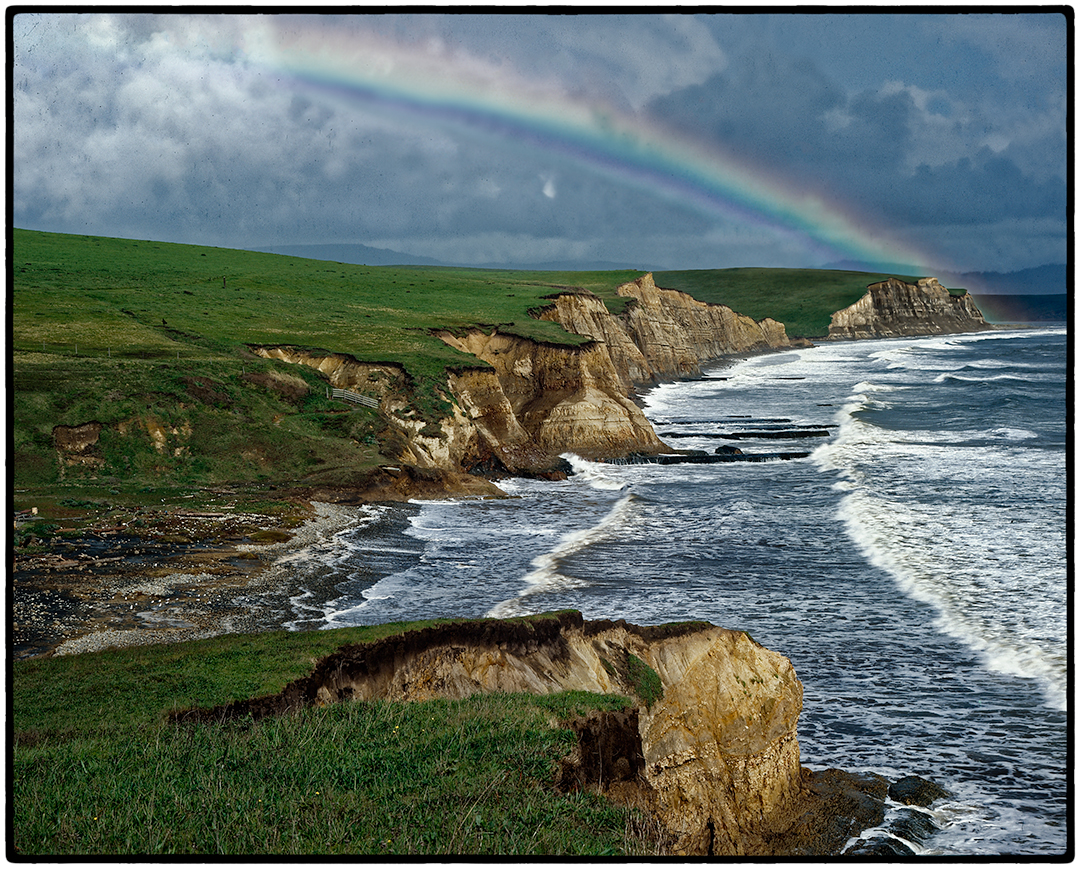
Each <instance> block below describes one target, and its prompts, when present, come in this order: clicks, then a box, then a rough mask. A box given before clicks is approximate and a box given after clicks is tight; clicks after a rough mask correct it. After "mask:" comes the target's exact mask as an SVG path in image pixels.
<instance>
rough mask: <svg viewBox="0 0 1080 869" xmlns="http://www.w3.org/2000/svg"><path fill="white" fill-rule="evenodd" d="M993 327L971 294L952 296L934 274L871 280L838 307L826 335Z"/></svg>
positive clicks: (888, 335)
mask: <svg viewBox="0 0 1080 869" xmlns="http://www.w3.org/2000/svg"><path fill="white" fill-rule="evenodd" d="M991 328H993V327H992V326H991V325H989V324H988V323H987V322H986V320H985V319H983V315H982V312H981V311H980V310H979V308H978V306H977V305H976V304H975V302H974V300H973V299H972V298H971V296H970V295H968V294H966V293H965V294H964V295H962V296H954V295H953V294H952V293H950V292H949V291H948V290H947V289H946V288H945V287H943V286H942V285H941V284H940V283H938V281H937V278H921V279H920V280H919V282H918V283H917V284H909V283H905V282H904V281H901V280H899V279H898V278H889V279H888V280H885V281H879V282H878V283H876V284H871V285H870V286H869V287H868V288H867V292H866V295H865V296H863V297H862V298H861V299H859V301H857V302H856V303H855V304H854V305H851V306H849V307H847V308H844V309H843V310H841V311H837V312H836V313H835V314H833V315H832V322H831V323H830V324H829V338H831V339H835V338H895V337H900V336H907V335H946V334H954V333H959V332H978V331H981V330H984V329H991Z"/></svg>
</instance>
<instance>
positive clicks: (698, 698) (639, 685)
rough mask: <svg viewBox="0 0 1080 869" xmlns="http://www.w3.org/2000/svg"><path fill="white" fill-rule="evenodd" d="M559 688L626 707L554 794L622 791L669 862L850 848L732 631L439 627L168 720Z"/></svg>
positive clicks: (786, 708) (597, 726)
mask: <svg viewBox="0 0 1080 869" xmlns="http://www.w3.org/2000/svg"><path fill="white" fill-rule="evenodd" d="M657 677H658V678H657ZM570 689H576V690H584V691H594V692H602V693H618V694H623V695H626V696H629V697H631V698H637V702H638V708H637V709H636V712H634V713H633V714H632V715H631V714H628V713H620V714H619V716H616V717H617V718H618V720H614V719H612V720H611V721H606V720H593V721H591V722H586V723H584V724H579V725H578V729H579V732H584V733H586V734H591V737H590V740H589V741H587V742H586V743H583V744H582V745H579V748H578V750H577V752H576V756H573V755H572V756H571V757H570V758H567V759H566V760H565V761H564V763H563V769H562V771H561V772H560V774H559V782H560V783H561V784H562V785H563V786H564V787H565V786H570V787H574V786H578V787H580V786H596V787H602V789H606V790H607V791H608V792H609V793H614V794H620V793H621V794H622V795H623V796H626V794H627V791H628V790H633V789H635V788H636V791H637V796H636V800H635V802H636V803H637V804H638V805H640V806H644V807H647V808H648V809H649V810H651V811H652V812H653V813H654V815H655V817H656V818H657V819H658V820H659V822H660V823H661V824H662V826H663V828H664V829H665V830H666V839H667V841H668V845H669V849H670V851H671V852H672V853H676V854H697V855H703V854H714V855H750V854H779V853H828V852H829V851H830V850H832V851H833V852H834V853H836V852H838V851H839V849H840V848H841V847H842V846H843V844H844V842H846V840H847V838H848V836H849V835H851V833H852V829H853V828H852V826H851V824H850V823H849V824H847V825H840V826H838V827H837V832H836V833H835V835H834V836H833V837H832V839H831V840H830V841H829V842H828V843H827V844H823V843H822V842H820V841H819V840H818V838H819V837H820V829H819V828H820V826H821V825H820V824H817V823H816V822H815V821H814V818H815V817H816V814H815V812H817V811H818V810H819V809H820V808H821V805H823V802H822V800H823V799H824V797H823V796H822V795H821V794H822V793H823V792H822V791H821V788H815V786H814V775H813V774H811V773H809V772H808V771H806V770H803V769H802V768H801V767H800V764H799V744H798V739H797V736H796V725H797V723H798V718H799V713H800V711H801V709H802V684H801V683H800V682H799V680H798V678H797V676H796V674H795V670H794V669H793V667H792V665H791V662H790V661H788V659H787V658H785V657H783V656H782V655H779V654H777V653H776V652H772V651H770V650H768V649H766V648H764V647H763V646H761V645H759V644H758V643H756V642H754V640H752V639H751V638H750V637H749V635H747V634H746V633H745V632H743V631H731V630H726V629H724V628H719V627H714V626H713V625H710V624H708V623H706V622H691V623H682V624H672V625H662V626H657V627H642V626H636V625H631V624H627V623H626V622H623V621H618V622H610V621H594V622H586V621H584V620H583V619H582V617H581V614H580V613H579V612H576V611H568V612H562V613H557V614H552V615H546V616H536V617H532V618H528V619H520V620H496V619H484V620H479V621H471V622H456V623H450V624H445V625H440V626H438V627H433V628H426V629H423V630H419V631H414V632H408V633H404V634H400V635H397V636H394V637H388V638H386V639H383V640H378V641H375V642H372V643H364V644H358V645H352V646H345V647H343V648H341V649H340V650H339V651H337V652H335V653H334V654H332V655H330V656H329V657H327V658H324V659H323V660H322V661H320V662H319V663H318V664H317V665H316V667H315V669H314V671H313V672H312V674H311V675H310V676H307V677H305V678H303V679H300V680H298V681H296V682H293V683H291V684H290V685H289V686H287V687H286V688H285V689H284V690H283V691H282V692H280V693H279V694H275V695H272V696H268V697H262V698H257V699H253V700H246V701H237V702H234V703H232V704H229V705H227V706H222V707H217V708H214V709H206V710H187V711H183V712H180V713H177V714H176V715H175V716H174V717H175V718H177V719H179V720H204V721H224V720H228V719H232V718H237V717H246V716H249V715H250V716H253V717H255V718H259V717H262V716H265V715H272V714H283V713H286V712H289V711H291V710H295V709H299V708H302V707H304V706H311V705H315V706H320V705H326V704H330V703H337V702H343V701H351V700H372V699H391V700H426V699H433V698H439V697H445V698H460V697H465V696H469V695H471V694H475V693H480V692H492V691H500V692H530V693H540V694H543V693H550V692H557V691H563V690H570ZM607 728H611V729H612V733H611V734H607V735H606V736H605V733H604V731H605V729H607ZM628 728H630V731H631V736H632V737H633V738H632V739H630V740H627V738H626V735H625V732H626V731H627V729H628ZM605 744H606V745H607V747H606V749H605V748H604V746H605ZM612 746H622V747H621V748H618V749H617V750H613V748H612ZM598 752H599V753H598ZM590 763H591V764H592V765H593V767H594V768H593V769H591V770H590V769H588V767H589V764H590ZM597 764H600V765H601V766H602V767H603V768H595V767H596V765H597ZM836 775H837V776H841V777H842V776H843V775H844V774H842V773H836ZM848 784H850V783H848ZM816 795H817V796H816ZM882 797H883V794H882ZM877 803H878V805H879V806H880V803H881V799H878V801H877ZM819 804H821V805H819ZM867 821H869V822H871V823H867ZM879 821H880V818H879V817H877V816H874V817H870V818H868V819H863V820H862V821H861V823H863V824H865V825H866V826H871V825H872V823H873V822H879ZM854 829H855V831H856V832H857V830H858V823H856V824H855V827H854ZM810 840H813V844H809V845H808V844H807V843H808V842H809V841H810Z"/></svg>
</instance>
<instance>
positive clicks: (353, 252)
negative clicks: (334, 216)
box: [248, 244, 446, 266]
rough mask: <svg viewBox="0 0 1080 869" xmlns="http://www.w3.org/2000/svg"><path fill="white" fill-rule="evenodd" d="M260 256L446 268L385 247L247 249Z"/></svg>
mask: <svg viewBox="0 0 1080 869" xmlns="http://www.w3.org/2000/svg"><path fill="white" fill-rule="evenodd" d="M248 249H249V250H254V251H258V252H261V253H279V254H284V255H285V256H299V257H303V258H304V259H318V260H327V261H328V262H335V263H350V264H351V265H360V266H444V265H446V263H443V262H439V260H437V259H432V258H431V257H426V256H416V255H415V254H411V253H401V252H400V251H396V250H390V249H389V248H382V247H369V246H368V245H366V244H275V245H270V246H268V247H255V248H248Z"/></svg>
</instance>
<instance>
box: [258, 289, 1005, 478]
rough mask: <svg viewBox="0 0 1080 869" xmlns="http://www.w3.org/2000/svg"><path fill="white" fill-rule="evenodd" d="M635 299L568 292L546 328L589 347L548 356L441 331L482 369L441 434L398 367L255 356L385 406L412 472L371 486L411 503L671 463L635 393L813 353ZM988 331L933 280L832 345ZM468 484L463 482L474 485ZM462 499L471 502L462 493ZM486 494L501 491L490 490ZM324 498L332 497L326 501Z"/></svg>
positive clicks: (629, 293) (764, 333) (465, 381)
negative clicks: (578, 468) (789, 352)
mask: <svg viewBox="0 0 1080 869" xmlns="http://www.w3.org/2000/svg"><path fill="white" fill-rule="evenodd" d="M617 293H618V295H619V296H622V297H624V298H626V299H628V304H627V306H626V309H625V311H624V312H623V313H621V314H613V313H612V312H611V311H609V309H608V307H607V306H606V305H605V304H604V302H603V301H602V300H601V299H600V298H599V297H597V296H595V295H593V294H592V293H589V292H587V291H584V290H574V289H572V288H570V289H566V290H563V291H560V292H558V293H556V294H555V295H553V296H552V297H551V299H550V304H549V305H548V306H547V307H545V308H543V309H542V310H539V311H537V312H535V313H536V316H537V317H539V318H540V319H544V320H550V321H554V322H557V323H559V325H561V326H562V327H563V328H564V329H566V330H567V331H568V332H571V333H573V334H575V335H579V336H582V337H584V338H586V339H588V340H587V341H586V342H585V343H584V344H583V345H581V346H567V345H556V344H547V343H542V342H538V341H534V340H531V339H528V338H523V337H520V336H517V335H513V334H507V333H504V332H501V331H500V330H499V329H498V328H497V327H495V328H491V329H489V330H482V329H471V330H466V331H464V332H461V331H459V332H451V331H449V330H445V331H440V332H438V333H437V334H438V337H440V338H441V339H442V340H443V341H445V342H446V343H447V344H449V345H450V346H452V347H454V348H456V349H458V350H460V351H462V352H464V353H468V354H470V355H472V356H474V357H476V359H477V365H476V366H471V367H465V368H459V369H458V370H456V371H453V372H451V373H450V374H449V375H448V380H447V384H446V396H447V398H448V400H449V405H450V412H449V413H448V414H447V415H446V416H445V417H444V418H443V419H441V420H439V421H438V422H437V423H435V424H433V423H431V422H430V421H424V420H420V419H416V418H415V417H414V416H413V415H412V414H411V413H410V410H409V408H410V395H409V389H408V384H407V378H406V376H405V373H404V372H403V371H402V370H401V369H400V368H397V367H395V366H392V365H385V364H377V363H367V362H359V361H357V360H355V359H353V358H352V357H350V356H348V355H346V354H325V353H322V354H320V353H313V352H312V351H309V350H304V349H300V348H296V347H291V346H286V345H279V346H273V347H254V348H252V349H253V350H254V352H256V353H258V354H259V355H262V356H265V357H268V358H274V359H280V360H283V361H286V362H292V363H297V364H301V365H307V366H310V367H313V368H317V369H318V370H320V371H321V372H323V374H325V375H326V377H327V379H328V380H329V381H330V384H331V385H332V386H333V387H335V388H340V389H349V390H354V391H356V392H360V393H363V394H365V395H371V396H374V397H377V398H378V400H379V405H380V409H381V410H382V412H383V413H384V414H385V416H386V419H387V420H388V421H389V422H390V423H391V424H392V425H393V426H394V427H395V429H396V430H397V432H398V433H399V435H400V442H401V449H400V455H399V460H400V461H401V463H402V464H403V465H405V466H408V467H410V468H412V469H414V470H413V471H411V472H405V471H401V470H400V469H398V470H397V471H392V472H390V473H391V476H390V477H389V478H388V477H387V475H386V474H385V473H380V474H377V475H375V476H373V478H372V480H371V487H372V489H373V491H376V492H380V493H381V495H382V496H386V497H394V496H395V493H397V492H408V491H410V486H409V480H405V479H403V478H402V475H403V474H406V473H412V474H413V477H420V478H423V477H425V475H426V476H427V477H432V476H433V475H434V476H439V475H441V477H440V480H439V482H440V484H441V485H445V486H446V487H447V488H449V489H453V488H454V487H456V486H462V487H464V490H463V493H466V494H479V493H481V490H482V488H483V486H482V484H481V483H480V482H479V481H478V480H476V479H475V478H476V477H477V476H478V475H480V476H489V477H490V476H498V475H500V474H518V475H530V476H558V475H561V474H563V473H565V470H566V464H565V462H564V461H563V460H562V459H561V458H560V456H561V455H562V454H563V453H566V452H573V453H575V454H577V455H580V456H582V457H584V458H620V457H626V456H628V455H639V456H641V455H656V454H661V453H666V454H670V453H673V452H676V451H675V450H673V449H672V448H671V447H669V446H668V445H667V444H665V443H664V442H663V441H662V440H661V439H660V438H659V437H658V436H657V434H656V432H655V431H654V430H653V428H652V426H651V425H650V423H649V421H648V420H647V419H646V418H645V416H644V414H643V413H642V411H641V409H640V408H639V407H638V405H637V404H636V403H635V402H634V396H635V393H636V391H637V390H638V389H640V388H642V387H647V386H650V385H653V384H656V383H658V382H661V381H663V380H671V379H678V378H687V377H695V376H699V375H700V374H701V371H702V366H703V365H705V364H707V363H709V362H710V361H713V360H717V359H721V358H723V357H730V356H734V355H739V354H748V353H762V352H771V351H778V350H784V349H788V348H792V347H806V346H810V342H809V341H807V340H806V339H801V338H800V339H791V338H789V337H788V335H787V333H786V331H785V329H784V324H783V323H779V322H777V321H775V320H771V319H768V318H765V319H763V320H760V321H755V320H753V319H751V318H750V317H746V316H744V315H741V314H738V313H736V312H735V311H733V310H732V309H731V308H728V307H726V306H724V305H713V304H707V303H705V302H700V301H698V300H697V299H694V298H693V297H692V296H690V295H688V294H686V293H683V292H680V291H677V290H667V289H663V288H661V287H657V286H656V284H655V282H654V280H653V276H652V275H651V274H646V275H643V276H642V277H641V278H639V279H637V280H636V281H632V282H629V283H626V284H623V285H622V286H620V287H618V289H617ZM989 328H992V327H991V326H989V325H988V324H987V323H986V321H985V320H984V319H983V316H982V314H981V313H980V312H979V310H978V308H977V307H976V305H975V303H974V302H973V301H972V299H971V297H970V296H967V295H963V296H954V295H952V294H950V292H949V291H948V290H947V289H945V288H944V287H942V286H941V284H939V283H938V282H937V280H936V279H934V278H924V279H922V280H920V281H919V282H918V283H917V284H908V283H905V282H903V281H900V280H898V279H896V278H890V279H889V280H887V281H882V282H880V283H876V284H872V285H870V286H869V287H868V289H867V293H866V295H865V296H864V297H863V298H862V299H860V300H859V301H858V302H856V303H855V304H854V305H852V306H851V307H849V308H846V309H844V310H843V311H838V312H836V313H835V314H834V315H833V320H832V325H831V326H830V328H829V335H828V338H829V339H839V338H882V337H897V336H904V335H936V334H945V333H954V332H972V331H980V330H983V329H989ZM469 476H471V477H473V479H472V480H466V477H469ZM466 490H467V491H466ZM489 494H491V495H496V496H497V494H498V493H497V492H496V491H494V490H492V491H490V492H489ZM319 497H321V498H324V499H326V498H327V497H328V493H326V492H321V493H320V494H319Z"/></svg>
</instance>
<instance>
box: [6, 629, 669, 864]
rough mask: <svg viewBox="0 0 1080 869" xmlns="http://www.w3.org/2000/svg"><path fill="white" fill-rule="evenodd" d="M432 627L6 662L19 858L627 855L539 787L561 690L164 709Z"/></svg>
mask: <svg viewBox="0 0 1080 869" xmlns="http://www.w3.org/2000/svg"><path fill="white" fill-rule="evenodd" d="M429 624H432V623H431V622H425V623H414V624H398V625H380V626H373V627H367V628H347V629H340V630H332V631H314V632H304V633H296V632H275V633H264V634H257V635H233V636H227V637H218V638H214V639H210V640H201V641H196V642H191V643H180V644H175V645H164V646H141V647H135V648H131V649H121V650H112V651H106V652H100V653H93V654H84V655H76V656H71V657H62V658H51V659H46V658H41V659H33V660H27V661H15V662H14V663H13V665H12V680H11V684H10V690H11V694H12V701H13V716H12V719H11V720H10V722H9V724H10V726H11V728H12V730H11V732H12V734H13V748H14V751H13V757H12V759H11V766H10V767H9V775H10V777H11V778H10V781H11V789H10V791H9V800H10V802H9V808H10V811H11V816H10V817H11V827H10V833H11V838H10V839H9V848H15V849H18V850H17V853H18V854H20V855H26V856H29V855H42V856H61V855H106V854H116V855H123V854H128V855H131V854H143V855H159V854H160V855H163V854H189V855H190V854H213V855H265V854H285V855H313V854H341V855H349V854H354V855H355V854H374V855H391V854H503V855H530V854H557V855H604V854H613V855H621V854H634V853H638V854H642V853H647V852H649V851H650V849H652V848H653V847H654V843H653V842H651V841H650V840H649V838H648V837H647V836H644V831H645V830H647V829H648V824H647V823H646V821H645V819H644V818H643V817H641V816H640V815H638V814H637V813H636V812H634V811H631V810H629V809H626V808H620V807H617V806H615V805H613V804H611V803H609V802H608V801H606V800H604V799H603V798H601V797H599V796H597V795H595V794H591V793H573V794H562V793H559V792H558V791H557V790H556V789H555V788H554V787H553V781H554V775H555V771H556V768H557V762H558V759H559V758H560V757H562V756H564V755H566V754H567V753H568V752H569V751H570V749H571V748H572V747H573V744H574V737H573V734H572V732H571V731H570V730H569V729H568V728H567V727H565V726H562V725H561V724H560V723H559V722H563V721H565V720H567V719H569V718H572V717H574V716H576V715H580V714H584V713H585V712H587V711H588V710H590V709H620V708H624V707H626V706H627V705H628V703H629V701H628V700H627V699H626V698H623V697H616V696H604V695H593V694H587V693H582V692H567V693H563V694H555V695H548V696H533V695H526V694H515V695H505V694H502V695H499V694H494V695H483V696H475V697H472V698H469V699H466V700H461V701H449V700H439V701H431V702H414V703H391V702H383V701H374V702H365V703H360V702H357V703H346V704H339V705H335V706H331V707H327V708H323V709H308V710H306V711H304V712H303V713H301V714H299V715H294V716H287V717H283V718H264V719H261V720H260V721H258V722H252V721H251V720H250V719H248V720H245V721H238V722H233V723H229V724H224V725H219V724H214V725H211V724H177V723H169V722H168V720H167V717H168V714H169V713H170V712H172V711H175V710H177V709H182V708H188V707H190V706H193V705H198V706H200V707H210V706H214V705H217V704H221V703H225V702H228V701H230V700H234V699H242V698H247V697H253V696H259V695H263V694H267V693H272V692H276V691H278V690H280V689H281V688H282V687H283V686H284V685H285V684H286V683H288V682H289V681H291V680H293V679H296V678H298V677H300V676H302V675H305V674H306V673H308V672H309V671H310V669H311V667H312V665H313V663H314V662H315V661H316V660H317V659H318V658H320V657H322V656H324V655H326V654H328V653H330V652H332V651H333V650H335V649H336V648H338V647H339V646H341V645H343V644H345V643H355V642H362V641H367V640H374V639H378V638H379V637H382V636H387V635H391V634H394V633H399V632H401V631H403V630H406V629H408V628H410V627H423V626H425V625H429Z"/></svg>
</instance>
